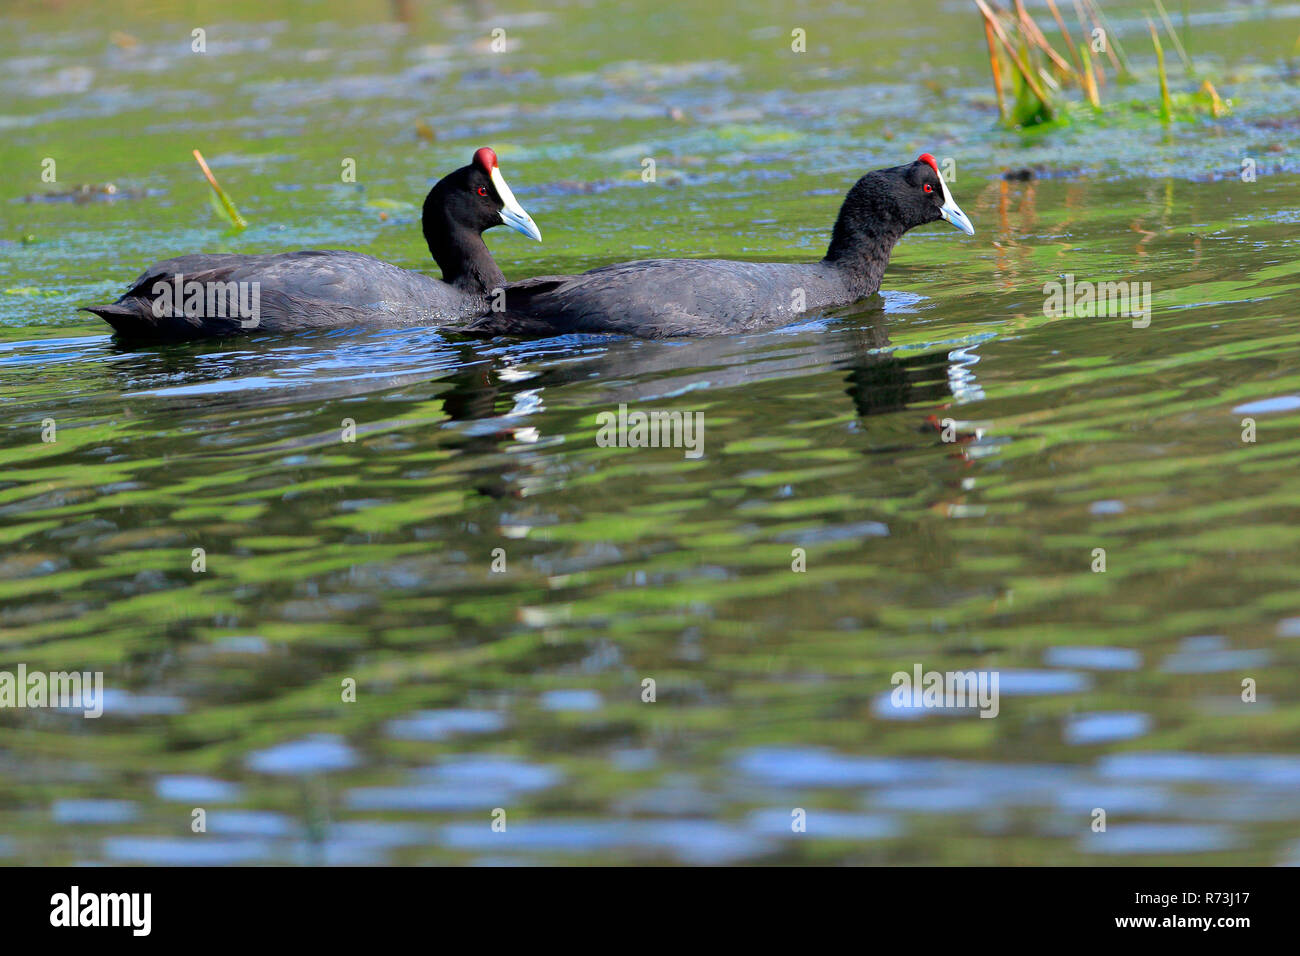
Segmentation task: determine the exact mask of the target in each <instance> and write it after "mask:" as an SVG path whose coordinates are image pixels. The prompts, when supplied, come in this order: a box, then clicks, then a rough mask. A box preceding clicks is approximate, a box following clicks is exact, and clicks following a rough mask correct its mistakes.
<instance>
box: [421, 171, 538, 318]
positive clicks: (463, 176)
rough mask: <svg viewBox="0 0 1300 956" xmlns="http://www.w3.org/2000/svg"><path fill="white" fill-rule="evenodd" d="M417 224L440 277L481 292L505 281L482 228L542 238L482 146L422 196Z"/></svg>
mask: <svg viewBox="0 0 1300 956" xmlns="http://www.w3.org/2000/svg"><path fill="white" fill-rule="evenodd" d="M421 218H422V225H423V228H424V241H425V242H427V243H428V244H429V252H430V253H432V254H433V258H434V259H435V260H436V261H437V263H438V265H439V267H440V268H441V269H442V278H443V281H444V282H449V283H451V284H452V285H454V286H456V287H457V288H460V289H462V290H464V291H466V292H471V293H480V294H481V293H483V292H487V291H490V290H492V289H493V288H496V287H499V286H501V285H504V284H505V276H503V275H502V274H501V270H500V268H498V267H497V264H496V263H495V262H493V261H492V255H491V253H489V252H488V248H487V246H486V245H484V244H483V239H482V234H483V232H484V230H487V229H491V228H492V227H493V226H502V225H505V226H509V227H510V228H511V229H515V230H517V231H519V232H522V233H523V234H524V235H525V236H528V237H529V238H530V239H536V240H538V241H541V238H542V233H541V230H540V229H538V228H537V224H536V223H534V222H533V217H532V216H530V215H528V213H526V212H524V207H523V206H521V205H519V201H518V200H517V199H515V194H514V193H512V192H511V191H510V187H509V186H507V185H506V181H505V177H503V176H502V175H501V170H500V168H499V167H498V166H497V154H496V153H494V152H493V151H492V150H491V149H489V148H488V147H486V146H484V147H483V148H482V149H480V150H477V151H476V152H475V153H474V158H473V159H472V160H470V164H469V165H468V166H462V167H461V168H460V169H457V170H456V171H455V172H452V173H448V174H447V175H446V176H444V177H443V178H442V179H440V180H439V181H438V184H437V185H436V186H434V187H433V189H431V190H429V195H428V197H427V198H425V200H424V214H423V216H422V217H421Z"/></svg>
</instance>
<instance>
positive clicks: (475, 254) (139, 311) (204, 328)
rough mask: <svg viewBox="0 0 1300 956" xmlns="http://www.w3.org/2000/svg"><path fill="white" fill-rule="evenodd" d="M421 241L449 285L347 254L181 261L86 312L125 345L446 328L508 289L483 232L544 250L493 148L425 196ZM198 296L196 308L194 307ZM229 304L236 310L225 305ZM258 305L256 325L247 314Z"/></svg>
mask: <svg viewBox="0 0 1300 956" xmlns="http://www.w3.org/2000/svg"><path fill="white" fill-rule="evenodd" d="M422 225H423V229H424V238H425V241H426V242H427V243H428V246H429V252H430V253H432V254H433V258H434V259H435V260H436V261H437V263H438V266H439V267H440V268H441V269H442V277H443V281H441V282H439V281H438V280H437V279H432V278H430V277H429V276H426V275H424V274H423V273H420V272H413V271H411V270H409V269H401V268H398V267H397V266H394V265H389V264H388V263H387V262H384V261H382V260H380V259H376V258H374V257H373V256H366V255H361V254H360V253H356V252H344V251H341V250H326V251H304V252H283V253H274V254H268V255H236V254H224V253H222V254H209V253H200V254H196V255H187V256H179V257H177V258H175V259H167V260H165V261H163V262H158V263H155V264H154V265H152V266H150V267H149V268H148V269H146V270H145V272H144V273H143V274H142V275H141V276H140V277H139V278H138V279H136V280H135V282H134V283H132V285H131V288H130V289H128V290H127V292H126V293H125V294H124V295H123V296H122V297H121V298H120V299H118V300H117V301H116V302H114V303H113V304H112V305H100V306H90V307H88V308H87V309H86V311H87V312H92V313H94V314H95V315H98V316H99V317H100V318H102V319H104V321H106V322H108V324H109V325H111V326H112V327H113V328H114V330H115V331H116V332H117V335H118V338H119V339H122V340H126V341H128V342H155V341H174V340H182V339H194V338H208V337H214V336H220V335H227V334H231V333H236V332H241V331H242V332H269V333H285V332H300V331H304V330H308V329H329V328H340V327H350V328H366V327H389V326H401V325H430V326H436V325H447V324H449V323H453V322H456V321H459V320H464V319H466V318H468V317H471V316H474V315H478V314H480V313H483V312H486V311H487V310H488V308H489V296H490V295H491V293H492V292H493V291H494V290H496V289H500V288H502V287H504V286H505V284H506V280H505V276H504V275H502V273H501V269H500V268H498V266H497V264H496V262H494V261H493V259H492V254H491V253H490V252H489V251H488V248H487V245H486V244H485V243H484V242H483V235H482V234H483V232H484V230H486V229H491V228H492V227H493V226H500V225H507V226H510V227H511V228H512V229H515V230H517V231H519V232H521V233H523V234H524V235H525V236H528V237H530V238H532V239H537V240H540V239H541V238H542V234H541V232H540V231H539V230H538V228H537V226H536V224H535V223H534V222H533V220H532V217H531V216H529V215H528V213H526V212H525V211H524V209H523V207H522V206H520V205H519V203H518V202H517V201H516V199H515V197H514V194H513V193H512V192H511V191H510V187H509V186H507V185H506V181H505V179H504V178H503V177H502V175H501V170H500V169H499V168H498V166H497V155H496V153H495V152H493V151H492V150H491V149H489V148H488V147H486V146H485V147H483V148H482V149H480V150H478V151H477V152H475V153H474V157H473V160H472V161H471V162H470V164H469V165H468V166H463V167H461V168H460V169H457V170H456V171H455V172H452V173H450V174H448V175H447V176H445V177H443V178H442V179H441V180H439V181H438V183H437V184H436V185H435V186H434V187H433V189H431V190H430V191H429V195H428V197H427V198H426V199H425V200H424V208H423V212H422ZM191 292H192V293H195V294H196V296H197V297H192V296H191ZM232 293H233V295H234V296H235V297H236V300H235V301H236V303H237V306H232V304H231V302H230V301H228V299H229V296H230V295H231V294H232ZM250 305H255V306H256V309H255V311H256V314H255V315H251V314H247V313H249V312H251V311H253V310H252V309H249V308H246V307H247V306H250Z"/></svg>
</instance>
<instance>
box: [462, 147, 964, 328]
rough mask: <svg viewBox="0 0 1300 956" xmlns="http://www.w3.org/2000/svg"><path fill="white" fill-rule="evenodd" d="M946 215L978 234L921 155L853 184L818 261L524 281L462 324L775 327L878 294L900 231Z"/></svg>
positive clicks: (691, 265) (696, 262)
mask: <svg viewBox="0 0 1300 956" xmlns="http://www.w3.org/2000/svg"><path fill="white" fill-rule="evenodd" d="M940 219H943V220H946V221H948V222H949V223H951V224H952V225H954V226H956V227H957V228H958V229H960V230H961V231H962V232H964V233H966V234H967V235H974V234H975V227H974V226H972V225H971V221H970V220H969V219H968V218H967V217H966V214H965V213H963V212H962V211H961V209H960V207H958V205H957V203H956V201H955V200H954V199H953V198H952V193H951V192H949V190H948V186H947V184H946V183H945V182H944V180H943V177H942V176H941V175H940V174H939V167H938V164H937V163H936V162H935V160H934V157H933V156H931V155H930V154H929V153H924V154H922V155H921V156H920V157H919V158H918V159H916V160H915V161H914V162H911V163H908V164H907V165H905V166H894V167H892V168H889V169H880V170H876V171H874V172H870V173H867V174H866V175H865V176H863V177H862V178H861V179H859V180H858V181H857V183H856V184H854V186H853V188H852V189H850V190H849V193H848V195H847V196H846V197H845V199H844V204H843V205H842V206H841V207H840V213H839V218H838V219H837V220H836V221H835V228H834V230H833V232H832V234H831V242H830V247H829V248H828V249H827V250H826V256H825V257H824V258H823V259H822V260H821V261H820V262H809V263H756V262H733V261H730V260H724V259H644V260H640V261H637V262H625V263H621V264H619V265H612V266H605V267H603V268H600V269H593V270H591V271H590V272H584V273H582V274H581V275H576V276H543V277H539V278H536V279H526V280H524V281H522V282H514V283H511V284H509V285H507V286H506V294H505V298H504V310H502V311H498V312H489V313H487V314H485V315H483V316H481V317H479V318H475V319H472V320H471V321H470V322H469V323H468V324H467V325H465V326H463V328H464V330H465V331H467V332H474V333H479V334H487V335H529V336H545V335H556V334H561V333H567V332H615V333H623V334H629V335H637V336H642V337H644V338H666V337H670V336H679V335H719V334H723V333H735V332H749V331H754V330H756V329H762V328H771V327H773V326H776V325H780V324H782V323H786V322H790V321H793V320H795V319H797V318H799V317H800V315H802V314H804V313H807V312H812V311H817V310H822V309H829V308H834V307H836V306H841V305H848V304H850V303H853V302H856V301H858V300H859V299H863V298H865V297H867V296H869V295H872V294H874V293H875V292H876V291H877V290H878V289H879V288H880V280H881V278H882V277H883V276H884V272H885V266H887V265H888V264H889V255H890V252H891V251H892V250H893V248H894V244H895V243H897V242H898V240H899V239H901V238H902V236H903V233H905V232H906V231H907V230H909V229H911V228H913V227H915V226H921V225H924V224H926V223H929V222H937V221H939V220H940Z"/></svg>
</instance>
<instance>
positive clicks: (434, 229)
mask: <svg viewBox="0 0 1300 956" xmlns="http://www.w3.org/2000/svg"><path fill="white" fill-rule="evenodd" d="M433 200H434V195H433V193H430V194H429V198H428V199H426V200H425V203H424V217H423V226H424V241H425V242H427V243H428V244H429V252H430V253H431V254H432V255H433V258H434V261H435V262H437V263H438V268H440V269H441V270H442V281H443V282H446V283H448V284H449V285H453V286H455V287H456V288H458V289H460V290H461V291H462V292H467V293H470V294H473V295H484V294H487V293H490V292H491V291H492V290H493V289H499V288H501V287H502V286H504V285H505V284H506V277H505V275H504V274H503V273H502V272H501V269H500V267H499V266H497V264H496V262H494V261H493V259H492V253H491V252H489V251H488V247H487V244H486V243H485V242H484V241H483V234H482V233H481V232H479V231H478V230H477V229H475V228H473V227H472V226H466V225H464V224H462V223H458V222H455V221H453V220H452V219H451V217H450V216H448V215H447V213H446V211H445V210H442V209H439V208H436V204H435V203H434V202H433Z"/></svg>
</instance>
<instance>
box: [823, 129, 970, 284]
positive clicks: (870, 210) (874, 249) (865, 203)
mask: <svg viewBox="0 0 1300 956" xmlns="http://www.w3.org/2000/svg"><path fill="white" fill-rule="evenodd" d="M940 219H945V220H947V221H948V222H950V223H952V224H953V225H954V226H956V227H957V228H958V229H960V230H961V231H962V232H964V233H966V234H967V235H968V236H973V235H974V234H975V227H974V226H972V225H971V221H970V220H969V219H967V218H966V214H965V213H964V212H962V211H961V207H959V206H958V205H957V202H956V200H954V199H953V198H952V193H951V192H950V191H949V190H948V184H947V183H945V182H944V181H943V177H942V176H941V175H940V174H939V166H938V164H937V163H936V162H935V161H934V157H933V156H931V155H930V154H929V153H923V154H922V155H921V156H920V157H918V158H917V160H916V161H915V162H911V163H908V164H907V165H905V166H893V167H891V168H889V169H877V170H875V171H874V172H870V173H867V174H866V175H865V176H863V177H862V178H861V179H859V180H858V181H857V182H856V183H855V184H854V186H853V188H852V189H850V190H849V194H848V195H847V196H846V197H844V205H843V206H841V207H840V215H839V218H838V219H837V220H836V221H835V230H834V232H833V233H832V235H831V245H830V249H829V250H828V252H827V258H829V259H832V260H840V261H846V260H853V259H857V258H872V259H875V258H880V257H881V256H882V255H883V257H884V259H886V260H888V258H889V252H888V250H889V247H890V246H892V245H893V244H894V242H896V241H898V239H899V237H901V236H902V234H903V233H905V232H907V230H909V229H912V228H913V227H915V226H923V225H925V224H926V223H928V222H938V221H939V220H940Z"/></svg>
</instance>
